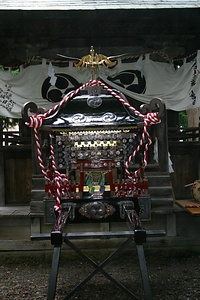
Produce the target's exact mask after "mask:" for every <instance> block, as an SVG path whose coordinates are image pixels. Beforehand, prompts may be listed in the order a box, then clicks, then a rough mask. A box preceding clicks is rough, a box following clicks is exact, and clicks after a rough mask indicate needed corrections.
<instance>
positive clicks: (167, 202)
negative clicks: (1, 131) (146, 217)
mask: <svg viewBox="0 0 200 300" xmlns="http://www.w3.org/2000/svg"><path fill="white" fill-rule="evenodd" d="M173 205H174V199H173V198H172V197H156V198H155V197H151V207H152V208H153V207H157V206H173Z"/></svg>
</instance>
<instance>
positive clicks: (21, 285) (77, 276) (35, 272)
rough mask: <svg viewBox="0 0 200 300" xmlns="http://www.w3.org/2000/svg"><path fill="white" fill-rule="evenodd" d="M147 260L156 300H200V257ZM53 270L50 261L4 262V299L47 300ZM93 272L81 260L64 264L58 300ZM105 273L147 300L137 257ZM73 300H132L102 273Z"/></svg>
mask: <svg viewBox="0 0 200 300" xmlns="http://www.w3.org/2000/svg"><path fill="white" fill-rule="evenodd" d="M99 260H100V259H99ZM146 260H147V266H148V273H149V277H150V283H151V289H152V293H153V299H154V300H175V299H176V300H177V299H179V300H199V299H200V256H198V255H196V256H190V257H183V256H182V257H166V256H165V257H163V256H160V257H158V255H155V256H154V257H152V256H151V257H150V256H147V258H146ZM50 268H51V262H50V261H46V260H44V261H43V262H41V261H38V260H35V259H34V260H33V259H32V260H31V259H30V260H27V259H24V260H23V258H21V259H20V260H19V261H18V262H16V261H15V262H13V261H12V262H11V261H8V260H5V261H3V262H1V265H0V299H1V300H22V299H28V300H36V299H46V294H47V286H48V279H49V272H50ZM92 270H93V268H92V266H91V265H89V264H88V263H86V262H84V261H82V260H80V259H78V257H75V258H73V259H70V260H66V259H65V261H61V263H60V268H59V275H58V282H57V290H56V298H55V299H56V300H60V299H64V296H66V293H67V292H69V291H70V290H71V289H72V288H73V287H74V286H75V285H76V284H78V283H79V282H80V281H81V279H83V278H85V276H87V275H88V272H90V271H92ZM105 270H106V271H107V272H108V273H109V274H110V275H112V276H113V277H114V278H116V279H117V280H119V281H120V283H122V284H123V285H124V286H126V287H127V288H128V289H130V290H131V291H132V292H133V293H134V294H135V296H137V297H138V299H140V300H143V299H144V293H143V288H142V282H141V276H140V270H139V266H138V260H137V257H133V255H131V254H129V255H127V254H124V255H121V256H120V257H119V258H118V259H115V260H113V261H111V262H110V263H109V265H107V267H105ZM70 299H79V300H84V299H90V300H91V299H99V300H108V299H109V300H110V299H112V300H115V299H120V300H128V299H129V297H128V296H127V295H126V294H125V293H124V292H123V291H121V290H119V289H118V288H116V287H115V286H114V285H112V284H111V283H110V282H109V281H108V280H107V279H106V278H105V277H104V276H103V275H101V274H99V273H98V274H96V275H95V277H93V278H92V280H91V281H89V282H88V283H87V284H86V285H85V286H84V287H83V288H82V289H81V290H80V291H79V292H77V293H76V294H75V295H74V296H73V297H72V298H70ZM130 299H131V298H130Z"/></svg>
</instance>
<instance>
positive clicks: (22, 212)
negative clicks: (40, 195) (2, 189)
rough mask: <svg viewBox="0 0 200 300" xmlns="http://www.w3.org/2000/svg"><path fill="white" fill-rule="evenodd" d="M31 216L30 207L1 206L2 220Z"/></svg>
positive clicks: (0, 214) (0, 216)
mask: <svg viewBox="0 0 200 300" xmlns="http://www.w3.org/2000/svg"><path fill="white" fill-rule="evenodd" d="M29 215H30V206H0V218H6V217H27V216H29Z"/></svg>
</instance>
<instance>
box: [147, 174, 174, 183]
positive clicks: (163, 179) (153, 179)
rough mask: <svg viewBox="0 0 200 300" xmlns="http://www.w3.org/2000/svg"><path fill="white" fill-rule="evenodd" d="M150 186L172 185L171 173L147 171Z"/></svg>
mask: <svg viewBox="0 0 200 300" xmlns="http://www.w3.org/2000/svg"><path fill="white" fill-rule="evenodd" d="M146 175H147V179H148V182H149V186H170V185H171V180H170V176H169V174H165V173H164V174H163V173H155V174H152V173H147V174H146Z"/></svg>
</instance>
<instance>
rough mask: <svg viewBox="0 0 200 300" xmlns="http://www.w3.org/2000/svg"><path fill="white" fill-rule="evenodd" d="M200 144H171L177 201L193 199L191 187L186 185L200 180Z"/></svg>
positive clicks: (173, 178) (172, 176) (173, 181)
mask: <svg viewBox="0 0 200 300" xmlns="http://www.w3.org/2000/svg"><path fill="white" fill-rule="evenodd" d="M199 148H200V144H199V143H194V144H193V143H181V142H180V143H170V144H169V151H170V154H171V160H172V163H173V169H174V173H172V174H171V180H172V186H173V191H174V195H175V198H176V199H191V198H192V194H191V187H185V185H187V184H190V183H193V182H194V181H195V180H197V179H199V163H200V151H199Z"/></svg>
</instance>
